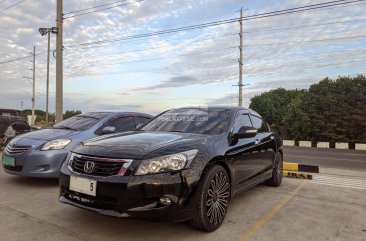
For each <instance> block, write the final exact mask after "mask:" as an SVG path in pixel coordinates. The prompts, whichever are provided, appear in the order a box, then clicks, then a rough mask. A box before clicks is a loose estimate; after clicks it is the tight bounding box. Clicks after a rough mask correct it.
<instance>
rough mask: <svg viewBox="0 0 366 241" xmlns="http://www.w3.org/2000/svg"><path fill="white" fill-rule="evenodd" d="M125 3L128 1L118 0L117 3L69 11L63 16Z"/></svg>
mask: <svg viewBox="0 0 366 241" xmlns="http://www.w3.org/2000/svg"><path fill="white" fill-rule="evenodd" d="M126 1H128V0H119V1H115V2H110V3H105V4H101V5H97V6H94V7H90V8H84V9H80V10H74V11H70V12H68V13H64V15H69V14H74V13H79V12H84V11H88V10H92V9H95V8H100V7H105V6H108V5H113V4H115V3H120V2H126Z"/></svg>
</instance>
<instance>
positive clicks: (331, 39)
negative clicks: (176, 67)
mask: <svg viewBox="0 0 366 241" xmlns="http://www.w3.org/2000/svg"><path fill="white" fill-rule="evenodd" d="M364 37H366V35H359V36H349V37H338V38H324V39H312V40H303V41H294V42H274V43H263V44H245V45H244V47H253V46H267V45H269V46H272V45H283V44H298V43H310V42H323V41H334V40H344V39H355V38H364ZM232 48H236V47H229V48H225V49H232ZM218 50H223V49H218ZM138 51H141V50H136V51H129V52H124V53H121V54H126V53H132V52H138ZM213 51H217V50H213ZM213 51H203V52H197V53H193V54H183V55H176V56H170V57H159V58H151V59H145V60H136V61H128V62H120V63H110V64H105V65H118V64H127V63H138V62H146V61H154V60H161V59H168V58H175V57H179V56H185V55H195V54H202V53H206V52H213ZM95 57H96V56H95ZM92 66H104V65H92ZM79 67H89V65H84V66H83V65H82V66H74V67H73V68H79Z"/></svg>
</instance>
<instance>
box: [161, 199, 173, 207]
mask: <svg viewBox="0 0 366 241" xmlns="http://www.w3.org/2000/svg"><path fill="white" fill-rule="evenodd" d="M159 202H160V203H161V204H163V205H165V206H168V205H170V204H171V203H172V200H170V198H168V197H161V198H160V200H159Z"/></svg>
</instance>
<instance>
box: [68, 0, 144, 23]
mask: <svg viewBox="0 0 366 241" xmlns="http://www.w3.org/2000/svg"><path fill="white" fill-rule="evenodd" d="M142 1H143V0H136V1H132V2H129V3H123V4H118V5H116V6H112V7H106V8H101V9H96V10H93V11H88V12H86V13H80V14H74V15H72V16H67V17H64V18H63V19H69V18H75V17H79V16H83V15H87V14H91V13H96V12H100V11H105V10H108V9H112V8H116V7H123V6H126V5H130V4H133V3H139V2H142ZM80 11H82V10H79V12H80ZM84 11H85V10H84ZM64 15H65V14H64Z"/></svg>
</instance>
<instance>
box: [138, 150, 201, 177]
mask: <svg viewBox="0 0 366 241" xmlns="http://www.w3.org/2000/svg"><path fill="white" fill-rule="evenodd" d="M197 153H198V150H190V151H185V152H180V153H176V154H172V155H167V156H161V157H156V158H153V159H148V160H143V161H142V162H141V164H140V166H139V168H138V169H137V171H136V173H135V175H146V174H153V173H158V172H164V171H177V170H181V169H183V168H185V167H188V166H189V165H190V164H191V161H192V160H193V158H194V157H195V156H196V155H197Z"/></svg>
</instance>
